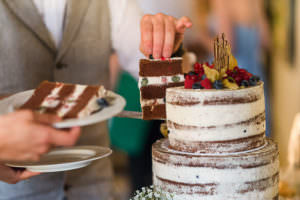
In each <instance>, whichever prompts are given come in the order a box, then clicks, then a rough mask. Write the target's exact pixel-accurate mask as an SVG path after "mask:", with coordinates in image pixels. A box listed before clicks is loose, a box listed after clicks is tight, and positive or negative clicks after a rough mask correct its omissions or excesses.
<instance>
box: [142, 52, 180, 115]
mask: <svg viewBox="0 0 300 200" xmlns="http://www.w3.org/2000/svg"><path fill="white" fill-rule="evenodd" d="M181 65H182V58H171V59H159V60H154V59H141V60H140V73H139V76H140V77H139V88H140V94H141V107H142V112H143V119H145V120H152V119H165V118H166V108H165V96H166V89H167V88H170V87H178V86H183V85H184V75H183V73H182V66H181Z"/></svg>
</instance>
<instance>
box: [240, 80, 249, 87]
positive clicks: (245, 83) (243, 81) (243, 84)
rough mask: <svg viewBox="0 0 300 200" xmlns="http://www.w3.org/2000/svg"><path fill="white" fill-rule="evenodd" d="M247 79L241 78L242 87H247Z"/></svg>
mask: <svg viewBox="0 0 300 200" xmlns="http://www.w3.org/2000/svg"><path fill="white" fill-rule="evenodd" d="M249 85H250V84H249V81H247V80H242V82H241V86H244V87H249Z"/></svg>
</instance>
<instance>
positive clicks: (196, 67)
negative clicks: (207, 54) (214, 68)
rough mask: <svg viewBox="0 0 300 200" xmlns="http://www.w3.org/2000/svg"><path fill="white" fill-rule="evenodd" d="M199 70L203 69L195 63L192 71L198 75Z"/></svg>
mask: <svg viewBox="0 0 300 200" xmlns="http://www.w3.org/2000/svg"><path fill="white" fill-rule="evenodd" d="M201 69H202V70H203V67H202V65H201V64H200V63H198V62H197V63H195V64H194V70H195V72H196V73H200V72H201Z"/></svg>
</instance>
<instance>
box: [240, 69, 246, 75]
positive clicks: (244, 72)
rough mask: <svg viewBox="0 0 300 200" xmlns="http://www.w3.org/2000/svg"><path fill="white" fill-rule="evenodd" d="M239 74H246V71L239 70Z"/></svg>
mask: <svg viewBox="0 0 300 200" xmlns="http://www.w3.org/2000/svg"><path fill="white" fill-rule="evenodd" d="M239 73H241V74H247V70H245V69H240V70H239Z"/></svg>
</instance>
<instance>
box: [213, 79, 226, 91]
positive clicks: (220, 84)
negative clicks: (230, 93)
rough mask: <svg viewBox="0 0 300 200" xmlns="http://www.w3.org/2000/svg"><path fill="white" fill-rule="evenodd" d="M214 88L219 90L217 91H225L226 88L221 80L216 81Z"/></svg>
mask: <svg viewBox="0 0 300 200" xmlns="http://www.w3.org/2000/svg"><path fill="white" fill-rule="evenodd" d="M214 88H215V89H217V90H220V89H223V88H224V86H223V83H222V81H221V80H216V81H215V82H214Z"/></svg>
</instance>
